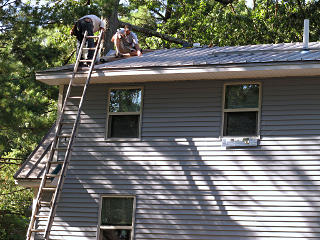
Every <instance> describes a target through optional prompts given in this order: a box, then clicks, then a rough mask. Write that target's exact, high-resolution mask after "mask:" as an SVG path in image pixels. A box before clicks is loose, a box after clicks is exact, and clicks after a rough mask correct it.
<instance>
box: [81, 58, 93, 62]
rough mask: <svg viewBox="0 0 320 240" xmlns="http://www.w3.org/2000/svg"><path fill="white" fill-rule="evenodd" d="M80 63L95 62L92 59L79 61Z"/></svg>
mask: <svg viewBox="0 0 320 240" xmlns="http://www.w3.org/2000/svg"><path fill="white" fill-rule="evenodd" d="M79 62H93V60H92V59H85V60H79Z"/></svg>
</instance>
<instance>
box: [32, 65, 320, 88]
mask: <svg viewBox="0 0 320 240" xmlns="http://www.w3.org/2000/svg"><path fill="white" fill-rule="evenodd" d="M71 75H72V72H61V71H60V72H56V71H55V72H49V71H47V72H40V73H37V75H36V78H37V80H38V81H41V82H44V83H46V84H49V85H59V84H67V83H68V82H69V80H70V78H71ZM317 75H318V76H319V75H320V65H319V64H318V63H295V64H281V63H277V64H275V63H273V64H263V65H261V64H259V65H253V64H250V65H249V64H248V65H237V66H229V65H228V66H198V67H194V66H193V67H186V66H183V67H176V68H174V67H166V68H136V69H134V68H131V69H96V70H95V71H94V72H93V73H92V78H91V83H92V84H95V83H133V82H154V81H159V82H161V81H179V80H204V79H239V78H242V79H246V78H251V79H252V78H254V79H257V78H270V77H292V76H317ZM85 78H86V72H83V73H82V74H81V73H79V74H78V77H77V78H76V79H75V83H84V81H85Z"/></svg>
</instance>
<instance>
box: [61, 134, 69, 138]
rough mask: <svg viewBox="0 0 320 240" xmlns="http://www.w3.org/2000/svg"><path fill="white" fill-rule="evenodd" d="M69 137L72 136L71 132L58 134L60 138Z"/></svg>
mask: <svg viewBox="0 0 320 240" xmlns="http://www.w3.org/2000/svg"><path fill="white" fill-rule="evenodd" d="M69 137H71V135H69V134H62V135H58V138H69Z"/></svg>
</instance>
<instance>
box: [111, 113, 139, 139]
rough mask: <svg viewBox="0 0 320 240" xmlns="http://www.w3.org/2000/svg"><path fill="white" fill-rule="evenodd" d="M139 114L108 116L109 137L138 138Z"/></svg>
mask: <svg viewBox="0 0 320 240" xmlns="http://www.w3.org/2000/svg"><path fill="white" fill-rule="evenodd" d="M139 118H140V116H139V115H111V116H109V128H108V130H109V131H108V137H109V138H138V137H139Z"/></svg>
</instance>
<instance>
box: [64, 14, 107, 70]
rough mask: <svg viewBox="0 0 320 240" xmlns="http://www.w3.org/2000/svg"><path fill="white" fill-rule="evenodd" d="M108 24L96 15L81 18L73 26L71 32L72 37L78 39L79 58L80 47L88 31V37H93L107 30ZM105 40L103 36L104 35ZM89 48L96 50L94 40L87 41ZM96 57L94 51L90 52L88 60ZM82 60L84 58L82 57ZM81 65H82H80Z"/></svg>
mask: <svg viewBox="0 0 320 240" xmlns="http://www.w3.org/2000/svg"><path fill="white" fill-rule="evenodd" d="M105 27H106V23H105V22H104V21H102V20H101V19H100V18H99V17H97V16H96V15H86V16H83V17H82V18H80V19H79V20H78V21H77V22H76V24H75V25H74V26H73V28H72V29H71V31H70V34H71V35H75V36H76V37H77V40H78V41H77V56H78V54H79V51H80V46H81V43H82V40H83V37H84V33H85V32H86V31H87V32H88V36H93V34H94V33H95V32H98V31H99V30H100V31H103V32H104V30H105ZM102 39H103V35H102ZM87 47H88V48H94V41H93V39H92V38H89V39H88V40H87ZM93 55H94V50H89V51H88V56H87V58H88V59H92V58H93ZM81 59H83V58H82V56H81ZM80 65H81V64H80Z"/></svg>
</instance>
